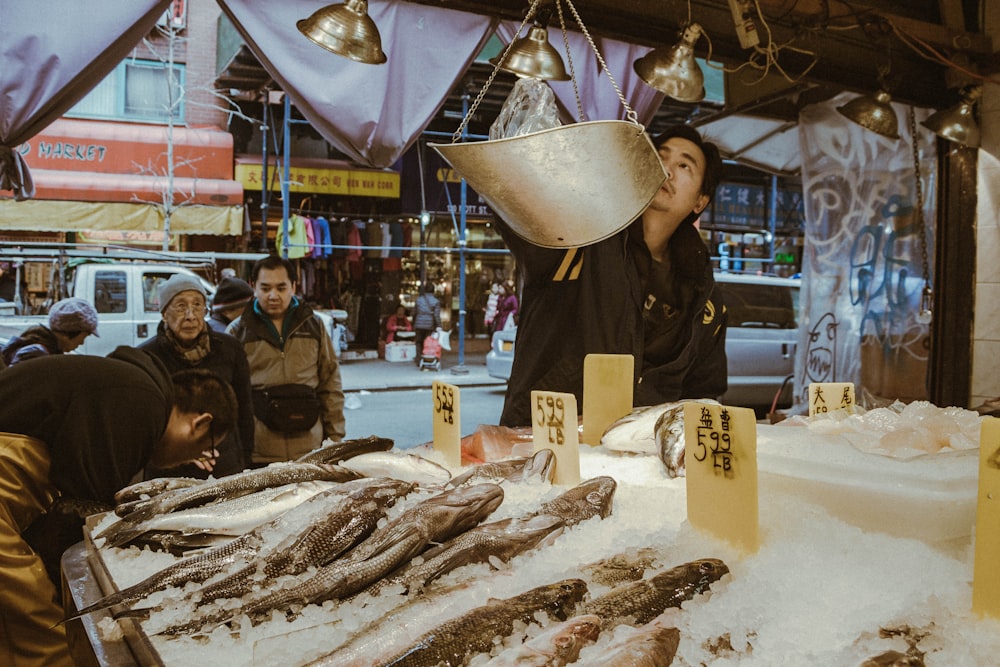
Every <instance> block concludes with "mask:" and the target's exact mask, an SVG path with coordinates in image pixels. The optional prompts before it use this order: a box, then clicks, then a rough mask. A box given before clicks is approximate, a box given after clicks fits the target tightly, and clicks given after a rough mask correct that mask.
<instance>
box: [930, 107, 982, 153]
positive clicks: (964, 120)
mask: <svg viewBox="0 0 1000 667" xmlns="http://www.w3.org/2000/svg"><path fill="white" fill-rule="evenodd" d="M974 102H975V97H974V96H972V95H970V96H967V97H965V98H964V99H963V100H962V101H961V102H959V104H958V105H957V106H954V107H952V108H951V109H945V110H943V111H938V112H937V113H934V114H931V116H930V117H929V118H927V120H925V121H924V122H922V123H921V125H923V126H924V127H926V128H928V129H930V130H931V131H933V132H934V134H936V135H938V136H939V137H941V138H943V139H947V140H948V141H954V142H955V143H957V144H962V145H963V146H968V147H969V148H979V140H980V138H979V125H977V124H976V119H975V117H974V115H973V104H974Z"/></svg>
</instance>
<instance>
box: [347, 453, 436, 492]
mask: <svg viewBox="0 0 1000 667" xmlns="http://www.w3.org/2000/svg"><path fill="white" fill-rule="evenodd" d="M344 467H345V468H347V469H348V470H353V471H354V472H356V473H358V474H359V475H363V476H364V477H391V478H393V479H401V480H404V481H407V482H411V483H413V484H418V485H420V486H439V485H442V484H447V483H448V481H449V480H450V479H451V473H450V472H448V469H447V468H445V467H444V466H441V465H438V464H437V463H434V462H433V461H431V460H429V459H425V458H423V457H422V456H417V455H416V454H408V453H406V452H400V451H388V452H369V453H368V454H359V455H358V456H353V457H351V458H350V459H349V460H347V461H345V462H344Z"/></svg>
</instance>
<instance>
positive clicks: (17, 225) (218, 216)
mask: <svg viewBox="0 0 1000 667" xmlns="http://www.w3.org/2000/svg"><path fill="white" fill-rule="evenodd" d="M0 229H16V230H31V231H44V232H82V231H88V230H95V231H96V230H115V231H143V232H150V231H162V230H163V211H162V209H161V207H159V206H154V205H153V204H125V203H107V202H76V201H46V200H37V199H29V200H26V201H21V202H15V201H14V200H12V199H4V200H0ZM170 232H171V233H172V234H211V235H219V236H239V235H240V234H242V233H243V207H242V206H201V205H190V206H180V207H177V208H175V209H174V211H173V212H172V214H171V216H170Z"/></svg>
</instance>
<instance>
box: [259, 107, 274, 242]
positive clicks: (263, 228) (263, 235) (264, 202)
mask: <svg viewBox="0 0 1000 667" xmlns="http://www.w3.org/2000/svg"><path fill="white" fill-rule="evenodd" d="M270 103H271V93H270V91H267V90H265V91H264V113H263V114H262V118H263V120H262V122H263V124H262V125H261V126H260V133H261V162H260V172H261V183H260V251H261V252H267V207H268V205H269V204H270V202H269V201H268V200H269V199H270V192H268V190H267V181H268V178H270V176H269V175H268V167H269V166H270V165H268V160H269V159H270V157H269V156H268V153H267V142H268V138H267V125H268V119H267V116H268V113H267V112H268V107H269V106H270Z"/></svg>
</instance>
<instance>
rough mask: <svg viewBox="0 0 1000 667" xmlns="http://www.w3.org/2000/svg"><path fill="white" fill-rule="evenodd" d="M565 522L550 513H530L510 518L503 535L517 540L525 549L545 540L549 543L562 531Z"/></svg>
mask: <svg viewBox="0 0 1000 667" xmlns="http://www.w3.org/2000/svg"><path fill="white" fill-rule="evenodd" d="M565 526H566V523H565V522H564V521H563V520H562V519H561V518H559V517H557V516H553V515H551V514H532V515H531V516H523V517H517V518H515V519H511V521H510V523H509V524H507V526H506V527H505V529H504V535H505V536H507V537H509V538H510V539H512V540H516V541H518V542H519V543H520V544H522V545H523V546H524V548H525V549H532V548H534V547H536V546H538V545H539V544H542V543H543V542H545V543H546V544H548V543H550V542H551V541H552V540H554V539H555V538H556V537H557V536H559V535H560V534H561V533H562V530H563V528H564V527H565Z"/></svg>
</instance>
